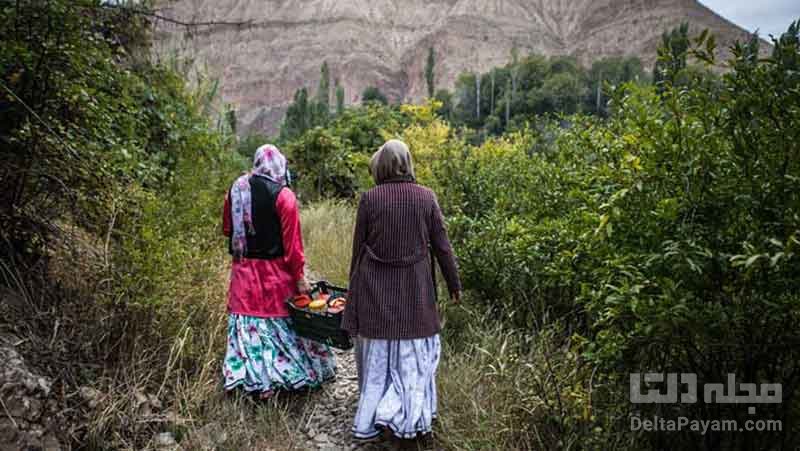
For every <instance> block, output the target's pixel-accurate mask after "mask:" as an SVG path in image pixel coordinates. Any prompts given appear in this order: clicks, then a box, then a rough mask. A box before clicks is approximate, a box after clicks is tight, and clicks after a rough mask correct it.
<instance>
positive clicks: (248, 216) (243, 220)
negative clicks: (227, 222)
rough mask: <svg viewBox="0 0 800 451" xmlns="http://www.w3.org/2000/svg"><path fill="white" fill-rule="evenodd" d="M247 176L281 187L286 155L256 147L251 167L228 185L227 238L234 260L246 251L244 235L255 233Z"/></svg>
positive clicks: (272, 148)
mask: <svg viewBox="0 0 800 451" xmlns="http://www.w3.org/2000/svg"><path fill="white" fill-rule="evenodd" d="M250 177H264V178H265V179H267V180H269V181H271V182H273V183H277V184H279V185H281V186H286V185H288V184H289V171H287V169H286V157H284V156H283V154H282V153H281V151H280V150H278V148H277V147H275V146H273V145H272V144H265V145H263V146H261V147H259V148H258V150H256V154H255V156H254V157H253V169H252V170H251V171H250V172H248V173H247V174H244V175H242V176H241V177H239V178H238V179H236V181H235V182H234V183H233V187H232V188H231V213H232V216H233V236H232V237H231V241H232V248H233V258H234V259H236V260H238V259H240V258H242V256H244V255H245V253H246V252H247V235H249V236H253V235H255V234H256V231H255V228H254V227H253V212H252V211H251V208H252V206H253V204H252V200H251V198H250Z"/></svg>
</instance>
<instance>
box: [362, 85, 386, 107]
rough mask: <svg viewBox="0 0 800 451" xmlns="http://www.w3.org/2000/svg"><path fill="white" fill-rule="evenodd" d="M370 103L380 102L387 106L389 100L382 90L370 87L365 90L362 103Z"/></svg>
mask: <svg viewBox="0 0 800 451" xmlns="http://www.w3.org/2000/svg"><path fill="white" fill-rule="evenodd" d="M368 102H378V103H382V104H384V105H386V104H388V103H389V100H388V99H387V98H386V96H385V95H384V94H383V93H382V92H381V90H380V89H378V88H376V87H375V86H369V87H368V88H367V89H365V90H364V92H363V93H361V103H368Z"/></svg>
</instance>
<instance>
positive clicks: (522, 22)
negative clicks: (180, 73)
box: [155, 0, 747, 132]
mask: <svg viewBox="0 0 800 451" xmlns="http://www.w3.org/2000/svg"><path fill="white" fill-rule="evenodd" d="M160 7H161V8H163V10H162V11H161V13H162V14H163V15H165V16H167V17H170V18H173V19H176V20H179V21H182V22H194V23H200V22H217V23H216V24H212V25H199V26H192V27H185V26H181V25H177V24H174V23H169V22H166V21H157V23H156V30H157V35H156V36H157V39H156V46H155V49H156V50H155V51H156V54H157V55H158V57H160V58H166V57H170V56H172V55H176V54H177V55H179V56H182V57H189V58H191V60H192V61H193V64H194V65H196V66H199V67H202V68H203V70H205V71H207V72H208V73H209V75H211V76H213V77H219V79H220V80H221V90H222V97H223V100H224V101H225V102H227V103H230V104H232V105H233V106H234V108H235V109H236V110H237V118H238V122H239V128H240V131H243V132H247V131H266V132H274V131H275V130H277V129H278V127H279V125H280V121H281V119H282V117H283V113H284V112H285V110H286V107H287V106H288V104H289V103H290V101H291V99H292V97H293V94H294V92H295V90H297V89H298V88H300V87H303V86H306V87H308V88H310V89H311V92H312V93H313V92H315V91H316V86H317V83H318V79H319V73H320V71H319V69H320V66H321V64H322V62H323V61H324V60H326V61H327V62H328V64H329V66H330V68H331V74H332V76H333V78H338V79H339V80H340V81H341V84H342V85H343V86H344V88H345V92H346V95H345V99H346V102H347V103H356V102H358V101H359V94H360V93H361V92H362V91H363V89H364V88H365V87H367V86H370V85H374V86H378V87H379V88H380V89H381V90H382V91H384V92H385V93H386V94H387V95H388V96H389V97H390V98H392V99H394V100H405V101H417V100H419V99H421V98H422V97H423V96H424V93H425V91H426V85H425V80H424V76H423V69H424V64H425V59H426V56H427V51H428V48H429V47H431V46H432V47H433V48H434V49H435V52H436V55H437V69H436V72H437V74H436V84H437V87H447V88H452V86H453V84H454V82H455V80H456V77H457V76H458V74H459V73H461V72H464V71H468V70H472V71H475V70H480V71H485V70H487V69H489V68H491V67H493V66H497V65H502V64H504V63H506V62H507V61H508V60H509V58H510V53H511V52H510V51H511V49H512V48H513V47H516V48H517V49H518V50H519V53H520V54H523V55H524V54H526V53H529V52H531V53H540V54H545V55H574V56H576V57H577V58H578V59H579V60H580V61H581V62H582V63H590V62H591V61H592V60H594V59H596V58H600V57H604V56H612V55H636V56H639V57H640V58H641V59H642V60H644V61H645V62H646V64H647V65H648V66H650V64H652V62H653V61H654V59H655V55H656V47H657V45H658V42H659V40H660V36H661V33H662V32H663V31H664V30H666V29H669V28H671V27H674V26H676V25H678V24H679V23H681V22H684V21H688V22H689V23H690V24H691V27H692V30H693V31H699V30H701V29H704V28H708V29H710V30H711V31H712V32H714V34H716V36H717V39H718V42H719V47H720V48H721V49H725V48H727V47H728V46H729V45H730V44H731V43H732V42H733V41H734V40H736V39H743V38H745V37H746V36H747V33H746V32H745V31H744V30H742V29H740V28H738V27H737V26H735V25H734V24H732V23H730V22H728V21H726V20H725V19H723V18H722V17H720V16H718V15H717V14H715V13H714V12H712V11H711V10H710V9H708V8H706V7H705V6H703V5H702V4H700V3H699V2H698V1H695V0H427V1H423V0H294V1H288V0H174V1H162V2H161V4H160Z"/></svg>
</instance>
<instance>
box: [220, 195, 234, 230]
mask: <svg viewBox="0 0 800 451" xmlns="http://www.w3.org/2000/svg"><path fill="white" fill-rule="evenodd" d="M232 222H233V221H232V219H231V193H230V192H228V194H226V195H225V204H224V206H223V207H222V234H223V235H225V236H227V237H230V236H231V234H232V233H233V224H232Z"/></svg>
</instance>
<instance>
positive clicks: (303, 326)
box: [286, 280, 353, 350]
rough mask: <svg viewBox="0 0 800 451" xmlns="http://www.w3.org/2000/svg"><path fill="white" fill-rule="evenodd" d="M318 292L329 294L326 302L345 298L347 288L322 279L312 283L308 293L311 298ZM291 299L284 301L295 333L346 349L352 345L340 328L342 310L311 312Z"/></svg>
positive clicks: (348, 337)
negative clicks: (299, 306)
mask: <svg viewBox="0 0 800 451" xmlns="http://www.w3.org/2000/svg"><path fill="white" fill-rule="evenodd" d="M319 293H325V294H329V295H330V297H329V298H328V302H330V301H332V300H334V299H336V298H340V297H341V298H345V299H347V288H341V287H337V286H334V285H331V284H329V283H328V282H326V281H324V280H323V281H319V282H317V283H315V284H313V285H312V288H311V291H310V292H309V293H308V294H309V296H311V298H312V299H313V298H314V297H315V296H316V295H317V294H319ZM292 300H293V298H290V299H287V300H286V303H287V304H288V305H289V315H290V317H291V318H292V327H293V328H294V331H295V333H297V335H299V336H301V337H303V338H308V339H309V340H314V341H316V342H318V343H323V344H326V345H328V346H332V347H334V348H338V349H343V350H348V349H351V348H352V347H353V341H352V340H351V339H350V336H349V335H348V334H347V332H345V331H344V330H342V328H341V325H342V316H343V315H344V310H342V311H341V312H339V313H329V312H327V311H324V312H313V311H311V310H310V309H307V308H302V309H301V308H297V307H295V306H294V304H293V303H292ZM345 308H347V305H345Z"/></svg>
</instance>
